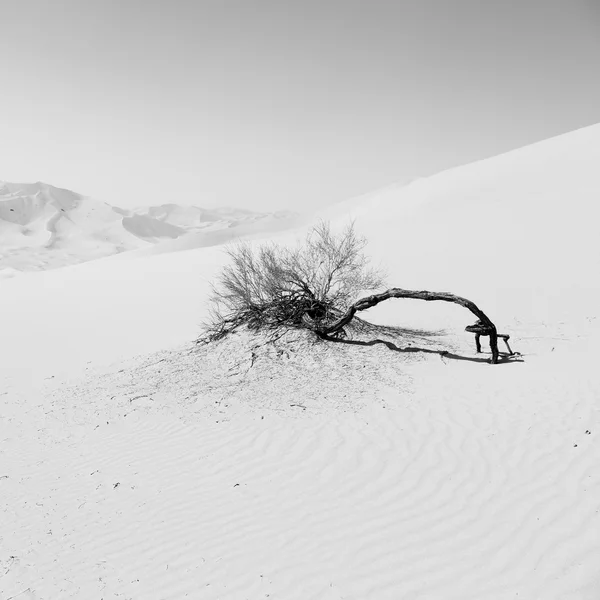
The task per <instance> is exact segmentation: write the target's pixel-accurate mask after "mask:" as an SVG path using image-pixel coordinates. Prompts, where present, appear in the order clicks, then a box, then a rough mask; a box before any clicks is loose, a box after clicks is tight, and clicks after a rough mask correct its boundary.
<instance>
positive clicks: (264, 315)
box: [202, 222, 384, 341]
mask: <svg viewBox="0 0 600 600" xmlns="http://www.w3.org/2000/svg"><path fill="white" fill-rule="evenodd" d="M366 244H367V241H366V239H365V238H364V237H361V236H359V235H357V233H356V231H355V229H354V225H353V224H349V225H348V226H347V227H346V228H345V229H344V230H343V231H342V232H341V233H340V234H335V233H332V231H331V227H330V225H329V224H328V223H326V222H322V223H320V224H319V225H317V226H315V227H313V229H312V230H311V231H310V232H309V233H308V235H307V237H306V239H305V240H304V243H302V244H300V245H298V246H296V247H295V248H288V247H285V246H281V245H279V244H275V243H268V244H263V245H260V246H258V247H256V248H255V247H253V246H251V245H250V244H248V243H244V242H242V243H238V244H236V245H234V246H232V247H230V248H228V249H227V250H226V252H227V254H228V256H229V258H230V262H229V264H228V265H227V266H225V267H224V268H223V270H222V272H221V273H220V275H219V276H218V279H217V281H216V283H215V285H214V286H213V293H212V296H211V298H210V304H211V311H210V320H209V322H208V323H207V324H206V335H205V336H204V337H203V338H202V339H204V340H205V341H212V340H215V339H219V338H221V337H223V336H224V335H226V334H227V333H229V332H231V331H233V330H234V329H236V328H237V327H239V326H241V325H247V326H249V327H250V328H254V329H261V328H271V329H273V328H282V327H283V328H290V327H306V328H309V329H312V328H314V326H315V325H318V324H321V323H324V322H325V323H326V322H328V321H329V320H331V319H334V318H336V317H339V315H341V314H342V313H343V312H344V311H345V310H346V309H347V308H348V306H349V305H350V304H351V303H352V302H353V301H354V300H355V299H356V298H357V296H358V294H360V293H361V292H363V291H366V290H373V289H376V288H379V287H381V286H382V285H383V282H384V279H383V275H382V273H381V272H380V271H379V270H376V269H374V268H372V267H371V266H370V264H369V263H370V261H369V259H368V258H367V256H366V255H365V254H364V248H365V246H366Z"/></svg>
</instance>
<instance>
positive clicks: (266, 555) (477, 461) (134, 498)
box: [0, 126, 600, 600]
mask: <svg viewBox="0 0 600 600" xmlns="http://www.w3.org/2000/svg"><path fill="white" fill-rule="evenodd" d="M598 164H600V127H599V126H595V127H590V128H587V129H583V130H579V131H576V132H573V133H572V134H568V135H566V136H561V137H559V138H554V139H552V140H548V141H546V142H543V143H540V144H536V145H534V146H531V147H528V148H524V149H521V150H518V151H516V152H512V153H509V154H506V155H503V156H500V157H496V158H493V159H489V160H486V161H483V162H480V163H475V164H473V165H468V166H465V167H462V168H459V169H454V170H452V171H448V172H445V173H441V174H439V175H437V176H435V177H431V178H428V179H424V180H418V181H415V182H413V183H412V184H410V185H409V186H408V187H405V188H397V189H396V188H389V189H387V190H383V191H382V192H378V193H375V194H373V195H371V196H367V197H364V198H362V199H361V200H359V201H354V202H349V203H347V204H345V205H341V206H340V207H338V208H333V209H329V210H328V211H326V213H325V212H324V214H326V216H328V217H329V218H332V219H333V221H334V223H335V225H336V226H338V225H339V226H342V225H343V224H345V223H346V222H347V220H348V218H349V217H353V218H355V220H356V226H357V228H358V229H359V230H360V231H362V232H364V233H365V235H367V236H368V237H369V240H370V246H369V251H370V252H371V253H372V255H373V256H374V258H375V260H376V262H381V263H382V265H383V266H385V267H386V268H387V270H388V273H389V284H390V285H394V286H398V287H406V288H425V289H430V290H438V291H452V292H455V293H457V294H460V295H463V296H466V297H468V298H470V299H472V300H474V301H476V302H477V303H478V304H479V305H480V306H481V307H482V308H483V309H484V310H485V311H486V312H487V313H488V314H489V315H490V317H492V319H493V320H495V321H496V322H497V324H498V326H499V328H500V329H501V330H505V331H506V332H508V333H510V334H511V336H512V338H511V343H512V345H513V347H514V349H515V350H517V351H519V352H521V353H522V354H523V357H522V359H521V360H512V361H508V362H504V363H503V364H499V365H496V366H492V365H489V364H487V363H486V362H485V361H484V360H483V358H485V357H483V358H482V357H481V356H477V355H476V354H474V352H473V340H472V338H471V336H470V335H469V334H466V333H464V331H463V329H464V326H465V325H466V324H468V323H470V322H472V320H473V319H472V315H470V314H469V313H468V312H466V311H465V310H464V309H461V308H459V307H456V306H453V305H445V304H444V303H425V302H411V301H401V300H398V301H390V302H387V303H384V304H383V305H381V306H380V307H377V308H376V309H373V310H371V311H368V314H366V315H364V316H365V317H367V318H368V319H369V320H373V321H376V322H381V323H388V324H396V325H400V326H403V327H404V328H409V327H410V328H412V329H413V330H412V331H409V330H405V331H404V332H402V333H397V334H394V335H395V337H394V336H392V337H389V338H385V339H383V338H382V342H385V343H380V342H377V341H376V339H377V338H381V337H382V336H381V334H379V333H375V332H374V333H372V339H371V337H369V334H368V332H367V334H364V335H363V337H361V338H360V339H359V338H354V339H353V340H350V341H354V342H355V343H354V344H352V343H347V344H345V343H337V344H334V343H330V344H325V343H318V344H315V343H314V341H311V340H310V338H309V337H308V336H305V337H302V336H296V337H294V336H290V337H289V338H283V339H281V340H279V341H278V342H277V343H275V344H274V345H270V344H265V343H264V340H261V338H252V337H251V336H248V335H247V334H244V333H240V334H237V335H235V336H232V337H231V338H228V339H226V340H224V341H223V342H221V343H219V344H215V345H213V346H194V345H193V344H190V342H191V341H192V340H193V339H194V338H195V337H196V335H197V333H198V331H199V324H200V322H201V321H202V319H203V317H204V314H205V304H204V301H205V299H206V295H207V293H208V289H209V285H210V281H211V279H212V278H213V276H214V274H215V273H216V272H217V270H218V268H219V267H220V265H222V264H223V260H224V257H223V255H222V253H221V252H220V249H219V248H218V247H211V248H206V247H202V244H199V243H198V244H192V243H191V244H190V245H188V246H185V245H182V246H177V245H176V244H175V242H177V241H178V240H175V242H174V244H175V245H173V246H171V247H170V249H169V250H168V251H165V252H163V251H156V252H153V253H151V254H147V253H145V251H144V250H139V251H136V252H132V253H127V254H122V255H120V256H117V257H110V258H107V259H102V260H99V261H94V262H90V263H87V264H84V265H77V266H71V267H67V268H63V269H59V270H56V271H45V272H42V273H29V274H24V275H19V276H18V277H6V278H3V279H0V314H2V315H3V328H2V344H1V345H0V364H1V365H2V367H1V368H2V379H1V381H2V383H1V384H0V385H1V387H0V394H1V396H0V400H1V402H2V411H3V412H2V423H1V427H2V429H0V440H1V441H2V445H1V452H2V453H1V454H0V503H2V506H1V507H0V536H1V543H0V552H1V554H0V567H1V569H0V597H2V598H11V597H13V596H16V597H19V598H35V599H55V598H61V599H62V598H104V599H105V600H106V599H109V598H136V599H137V598H139V599H144V600H145V599H159V598H160V599H162V598H169V599H170V598H173V599H179V598H185V597H189V598H203V599H204V598H207V599H217V598H219V599H234V598H235V599H242V598H251V599H254V598H266V597H270V598H280V599H286V600H287V599H296V598H297V599H299V600H300V599H301V600H306V599H309V598H314V599H325V600H333V599H336V600H337V599H341V598H344V599H346V600H348V599H352V600H363V599H366V598H369V599H371V598H373V599H377V600H379V599H394V600H395V599H400V598H402V599H405V598H406V599H408V598H411V599H428V600H429V599H444V600H445V599H456V600H459V599H460V600H463V599H473V600H480V599H495V600H496V599H505V598H506V599H507V598H525V599H532V600H533V599H544V600H546V599H557V600H558V599H574V600H575V599H577V600H595V599H596V598H598V597H600V569H599V568H598V565H600V512H599V508H598V506H599V503H600V468H599V466H598V465H600V443H599V442H598V436H599V435H600V406H599V404H598V399H599V398H600V375H599V374H598V371H597V369H596V368H595V367H596V364H597V362H598V359H599V358H600V356H599V350H598V347H599V345H598V342H600V327H599V322H600V321H599V313H600V309H599V306H600V304H599V300H600V297H599V296H600V283H599V281H598V273H599V270H598V267H599V264H598V261H599V258H600V244H599V242H598V236H597V235H595V231H594V230H595V228H596V227H597V223H598V221H599V220H598V216H599V215H598V211H599V209H598V206H599V205H598V198H600V172H599V171H598V168H597V165H598ZM301 233H302V232H301V230H298V231H296V232H288V233H285V232H283V233H282V232H279V233H278V234H277V238H278V239H279V240H283V241H286V240H289V241H292V240H293V239H295V237H297V236H299V235H301ZM194 245H196V246H197V247H194ZM444 350H447V352H444ZM149 353H156V354H153V355H149ZM135 354H140V355H144V356H141V357H139V358H134V357H133V356H134V355H135ZM486 356H487V355H486ZM109 363H112V364H109ZM19 594H20V595H19Z"/></svg>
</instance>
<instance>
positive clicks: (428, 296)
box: [304, 288, 508, 364]
mask: <svg viewBox="0 0 600 600" xmlns="http://www.w3.org/2000/svg"><path fill="white" fill-rule="evenodd" d="M390 298H412V299H414V300H425V301H427V302H431V301H434V300H440V301H442V302H452V303H454V304H459V305H460V306H464V307H465V308H466V309H468V310H470V311H471V312H472V313H473V314H474V315H475V316H476V317H477V318H478V321H477V323H475V324H474V325H469V326H468V327H467V331H470V332H472V333H475V335H476V340H475V341H476V344H477V351H478V352H479V351H481V345H480V343H479V337H480V336H482V335H483V336H489V338H490V349H491V351H492V363H493V364H496V363H497V362H498V357H499V352H498V337H499V335H498V331H497V329H496V326H495V325H494V323H492V321H491V320H490V319H489V317H488V316H487V315H486V314H485V313H484V312H483V311H482V310H481V309H480V308H479V307H478V306H477V305H476V304H475V303H474V302H471V301H470V300H467V299H466V298H461V297H460V296H455V295H454V294H450V293H448V292H427V291H414V290H403V289H400V288H390V289H389V290H386V291H385V292H382V293H381V294H373V295H372V296H367V297H366V298H361V299H360V300H358V301H356V302H355V303H354V304H352V305H351V306H350V307H349V308H348V310H347V311H346V312H345V313H344V314H343V315H341V316H340V317H339V318H338V319H336V320H335V321H333V322H331V323H319V322H315V321H311V320H310V318H309V317H307V316H305V318H304V325H305V326H306V327H308V328H310V329H312V330H314V331H315V332H316V333H318V334H319V335H332V334H336V333H339V332H341V331H342V329H343V328H344V327H345V326H346V325H348V324H349V323H350V321H352V319H353V318H354V315H355V314H356V313H357V312H359V311H361V310H366V309H367V308H372V307H373V306H376V305H377V304H379V303H380V302H383V301H384V300H389V299H390ZM501 337H502V338H505V341H506V339H508V336H505V335H504V334H502V335H501ZM507 345H508V344H507Z"/></svg>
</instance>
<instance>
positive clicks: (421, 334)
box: [323, 321, 525, 364]
mask: <svg viewBox="0 0 600 600" xmlns="http://www.w3.org/2000/svg"><path fill="white" fill-rule="evenodd" d="M356 329H357V330H358V331H357V333H358V332H360V333H361V334H363V335H364V334H365V333H379V334H383V335H386V334H387V335H390V336H392V335H393V336H394V337H398V338H402V339H403V340H408V339H410V340H420V341H421V342H427V341H428V340H429V339H431V338H436V337H439V336H440V335H443V334H444V331H425V330H422V329H405V328H402V327H389V326H381V325H373V324H372V323H368V322H367V321H361V322H360V323H359V324H358V327H357V328H356ZM323 339H325V340H327V341H329V342H335V343H336V344H348V345H350V346H376V345H378V344H383V345H384V346H386V347H387V348H388V349H389V350H392V351H393V352H400V353H401V354H414V353H418V352H421V353H423V354H437V355H438V356H440V357H441V358H449V359H451V360H464V361H467V362H475V363H488V364H489V363H491V358H485V357H484V356H481V357H475V356H461V355H460V354H455V353H454V352H449V351H448V350H436V349H433V348H423V347H419V346H412V345H408V346H406V347H404V348H402V347H400V346H398V345H397V344H395V343H394V342H392V341H390V340H382V339H380V338H376V339H373V340H368V341H366V340H358V339H350V338H347V337H346V338H344V337H332V336H327V335H325V336H323ZM518 362H525V361H524V360H523V359H522V358H521V355H520V354H518V353H516V354H508V353H506V352H501V353H500V357H499V361H498V364H510V363H518Z"/></svg>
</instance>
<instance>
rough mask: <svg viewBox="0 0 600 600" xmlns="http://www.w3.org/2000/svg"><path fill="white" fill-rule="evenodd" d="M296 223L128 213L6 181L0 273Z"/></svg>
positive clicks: (245, 214)
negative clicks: (173, 241)
mask: <svg viewBox="0 0 600 600" xmlns="http://www.w3.org/2000/svg"><path fill="white" fill-rule="evenodd" d="M295 218H296V216H295V215H294V214H293V213H289V212H279V213H274V214H270V213H257V212H253V211H247V210H238V209H233V208H229V209H227V208H221V209H215V210H212V211H211V210H206V209H203V208H199V207H196V206H177V205H175V204H164V205H162V206H153V207H143V208H137V209H133V210H126V209H121V208H118V207H114V206H111V205H109V204H107V203H106V202H100V201H98V200H96V199H94V198H90V197H87V196H82V195H81V194H77V193H75V192H72V191H70V190H65V189H61V188H57V187H54V186H52V185H48V184H45V183H42V182H38V183H32V184H22V183H7V182H1V181H0V273H2V271H3V270H5V269H8V270H9V272H10V273H11V275H14V272H21V271H38V270H45V269H54V268H58V267H64V266H68V265H73V264H79V263H82V262H87V261H90V260H94V259H97V258H103V257H106V256H112V255H115V254H119V253H122V252H126V251H128V250H134V249H138V248H149V247H152V246H154V245H158V244H160V243H161V242H165V241H168V240H173V239H179V238H181V239H182V240H183V238H186V237H187V236H188V235H192V236H193V238H194V240H195V241H194V243H193V245H194V247H196V246H210V245H215V244H217V243H221V241H222V240H231V239H235V238H236V237H239V236H241V235H245V233H246V232H256V231H261V229H264V230H265V231H270V230H273V229H274V228H282V229H284V228H289V227H291V226H292V224H293V223H294V219H295ZM273 222H275V225H274V224H273ZM187 243H188V245H189V244H190V242H187ZM5 276H6V275H5ZM5 276H4V277H5Z"/></svg>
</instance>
